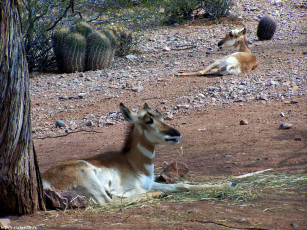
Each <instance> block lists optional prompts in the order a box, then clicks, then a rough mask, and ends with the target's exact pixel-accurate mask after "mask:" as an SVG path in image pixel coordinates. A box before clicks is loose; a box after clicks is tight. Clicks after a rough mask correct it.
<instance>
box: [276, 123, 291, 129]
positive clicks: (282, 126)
mask: <svg viewBox="0 0 307 230" xmlns="http://www.w3.org/2000/svg"><path fill="white" fill-rule="evenodd" d="M291 127H292V124H290V123H282V124H281V125H280V126H279V129H290V128H291Z"/></svg>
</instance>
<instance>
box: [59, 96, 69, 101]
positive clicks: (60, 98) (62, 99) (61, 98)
mask: <svg viewBox="0 0 307 230" xmlns="http://www.w3.org/2000/svg"><path fill="white" fill-rule="evenodd" d="M59 100H61V101H66V100H68V97H66V96H60V97H59Z"/></svg>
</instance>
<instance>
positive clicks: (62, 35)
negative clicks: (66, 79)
mask: <svg viewBox="0 0 307 230" xmlns="http://www.w3.org/2000/svg"><path fill="white" fill-rule="evenodd" d="M68 34H69V30H68V29H67V28H62V29H60V30H58V31H56V32H55V33H54V34H53V37H52V39H53V50H54V54H55V58H56V62H57V65H58V69H59V71H60V72H65V71H64V56H65V55H64V54H63V46H64V41H65V39H66V38H67V36H68Z"/></svg>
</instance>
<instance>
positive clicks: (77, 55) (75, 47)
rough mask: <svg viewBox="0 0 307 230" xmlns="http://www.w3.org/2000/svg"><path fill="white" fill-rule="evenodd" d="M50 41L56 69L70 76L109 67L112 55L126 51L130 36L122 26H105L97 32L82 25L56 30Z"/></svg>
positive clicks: (122, 53)
mask: <svg viewBox="0 0 307 230" xmlns="http://www.w3.org/2000/svg"><path fill="white" fill-rule="evenodd" d="M53 41H54V47H53V48H54V53H55V56H56V59H57V63H58V68H59V70H60V71H61V72H68V73H72V72H76V71H79V72H80V71H85V70H98V69H104V68H106V67H108V66H109V65H110V63H111V62H112V60H113V58H114V55H118V56H124V55H126V54H127V53H128V52H129V50H130V48H131V44H132V34H131V32H130V31H128V30H127V29H125V28H123V27H106V28H104V29H103V30H102V31H101V32H98V31H96V30H94V29H92V27H91V26H89V25H88V24H87V23H85V22H81V23H78V24H76V26H74V27H72V28H70V29H60V30H58V31H56V32H55V34H54V36H53Z"/></svg>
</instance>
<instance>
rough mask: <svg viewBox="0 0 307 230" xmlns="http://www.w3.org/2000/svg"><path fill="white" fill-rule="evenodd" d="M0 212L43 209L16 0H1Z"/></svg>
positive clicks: (16, 212) (25, 64) (27, 76)
mask: <svg viewBox="0 0 307 230" xmlns="http://www.w3.org/2000/svg"><path fill="white" fill-rule="evenodd" d="M0 29H1V30H0V50H1V53H0V216H6V215H24V214H30V213H33V212H35V211H37V210H41V209H45V205H44V199H43V189H42V182H41V176H40V172H39V168H38V163H37V159H36V153H35V149H34V146H33V142H32V138H31V133H32V130H31V118H30V94H29V72H28V66H27V61H26V55H25V49H24V46H23V38H22V34H21V28H20V17H19V13H18V3H17V0H2V1H0Z"/></svg>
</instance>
